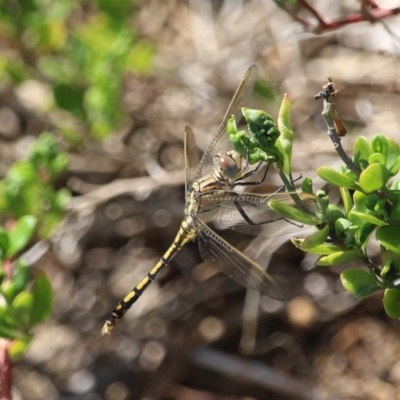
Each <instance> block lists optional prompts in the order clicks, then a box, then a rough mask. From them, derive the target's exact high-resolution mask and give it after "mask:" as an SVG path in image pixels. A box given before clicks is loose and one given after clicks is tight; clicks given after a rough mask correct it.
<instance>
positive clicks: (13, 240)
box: [7, 215, 37, 257]
mask: <svg viewBox="0 0 400 400" xmlns="http://www.w3.org/2000/svg"><path fill="white" fill-rule="evenodd" d="M36 221H37V219H36V217H34V216H33V215H25V216H23V217H21V218H20V219H19V220H18V221H17V222H16V224H15V225H14V227H13V228H12V229H11V230H10V232H9V238H10V246H9V248H8V251H7V257H12V256H13V255H15V254H16V253H18V252H19V251H21V250H22V249H23V248H24V247H25V246H26V245H27V244H28V243H29V241H30V240H31V238H32V235H33V233H34V231H35V227H36Z"/></svg>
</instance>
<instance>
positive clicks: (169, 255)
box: [101, 218, 196, 335]
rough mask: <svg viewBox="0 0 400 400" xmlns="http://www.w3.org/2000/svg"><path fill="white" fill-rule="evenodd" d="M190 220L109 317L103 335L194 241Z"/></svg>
mask: <svg viewBox="0 0 400 400" xmlns="http://www.w3.org/2000/svg"><path fill="white" fill-rule="evenodd" d="M190 221H191V220H190V218H186V219H184V220H183V222H182V224H181V226H180V228H179V231H178V234H177V235H176V237H175V240H174V242H173V243H172V245H171V246H170V247H169V249H168V250H167V251H166V252H165V254H164V255H163V256H162V257H161V258H160V260H159V261H158V262H157V264H156V265H155V266H154V267H153V268H152V270H151V271H150V272H149V273H148V274H147V275H146V276H145V277H144V278H143V279H142V280H141V281H140V282H139V283H138V284H137V285H136V286H135V287H134V288H133V289H132V290H131V291H130V292H129V293H128V294H127V295H126V296H125V297H124V298H123V299H122V300H121V301H120V302H119V303H118V305H117V306H116V307H115V308H114V310H112V311H111V313H110V314H109V316H108V317H107V320H106V323H105V324H104V326H103V329H102V330H101V333H102V335H105V334H107V333H109V332H110V331H111V330H112V329H113V328H114V325H115V324H116V323H117V322H118V321H119V320H120V319H121V318H122V317H123V316H124V315H125V313H126V312H127V311H128V310H129V309H130V308H131V307H132V305H133V304H134V303H135V302H136V301H137V300H138V299H139V297H140V296H141V295H142V294H143V292H144V291H145V290H146V289H147V288H148V286H149V285H150V284H151V282H153V281H154V280H155V279H156V278H157V275H158V274H159V273H160V272H161V271H162V269H163V268H164V267H165V266H167V265H168V264H169V263H170V262H171V260H172V259H173V257H174V256H175V255H176V253H178V251H179V250H180V249H181V248H182V247H183V246H184V245H185V244H186V243H188V242H190V241H191V240H194V239H195V237H196V231H195V230H194V228H192V226H191V223H190Z"/></svg>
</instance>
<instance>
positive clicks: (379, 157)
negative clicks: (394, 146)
mask: <svg viewBox="0 0 400 400" xmlns="http://www.w3.org/2000/svg"><path fill="white" fill-rule="evenodd" d="M375 163H376V164H380V165H382V166H383V167H386V157H385V156H384V155H383V154H381V153H373V154H371V155H370V156H369V159H368V164H375Z"/></svg>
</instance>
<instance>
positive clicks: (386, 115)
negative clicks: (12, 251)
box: [0, 0, 400, 400]
mask: <svg viewBox="0 0 400 400" xmlns="http://www.w3.org/2000/svg"><path fill="white" fill-rule="evenodd" d="M380 4H382V6H384V5H386V6H387V7H389V6H392V7H393V6H395V5H396V2H389V1H387V2H380ZM397 5H398V4H397ZM317 6H318V9H319V10H320V11H321V13H323V14H324V15H326V16H329V17H331V18H334V17H337V16H340V15H344V14H346V13H348V12H350V10H354V9H356V8H357V7H358V3H357V2H353V1H350V2H344V1H338V2H329V1H320V2H317ZM135 19H136V20H135V21H133V22H132V23H133V24H136V25H137V26H138V27H139V32H140V34H141V35H143V37H146V38H148V39H149V40H151V41H153V42H155V43H156V44H157V47H158V56H157V59H156V66H155V69H154V71H153V73H152V74H151V76H149V77H147V78H137V77H133V76H132V77H130V78H129V79H128V80H127V81H126V83H125V92H124V96H123V99H122V105H123V107H124V109H125V110H126V112H127V113H129V115H130V116H131V122H130V123H129V124H126V126H124V127H123V128H122V129H120V130H119V131H118V132H116V134H115V135H113V136H112V137H111V138H110V139H107V140H106V141H104V142H89V143H87V145H86V147H85V148H83V149H80V150H79V152H77V151H76V150H75V151H72V152H71V166H70V169H69V173H68V176H67V177H66V179H65V182H64V183H65V184H67V185H68V186H69V187H70V189H72V190H73V192H74V194H75V198H74V201H73V203H72V205H71V212H70V214H69V216H68V220H67V222H66V225H65V226H64V229H63V230H62V231H61V233H60V234H59V235H58V236H57V237H56V238H55V240H54V243H53V244H54V247H53V250H52V252H48V253H47V254H46V256H45V257H44V258H42V259H41V260H40V262H38V266H39V267H40V268H42V269H44V270H45V271H46V273H48V275H49V277H50V278H51V281H52V283H53V286H54V289H55V293H56V299H55V310H54V315H53V318H52V319H51V321H49V322H48V323H46V324H44V325H42V326H41V327H39V328H38V329H37V332H36V336H35V339H34V342H33V343H32V346H31V348H30V350H29V352H28V354H27V356H26V358H25V359H24V361H22V362H21V363H19V364H18V365H17V366H16V367H15V375H14V376H15V386H16V389H15V398H16V399H26V400H37V399H46V400H50V399H63V400H64V399H65V400H66V399H68V400H69V399H74V400H78V399H79V400H80V399H82V400H98V399H107V400H126V399H143V400H144V399H177V400H186V399H193V400H217V399H225V400H228V399H243V400H244V399H246V400H249V399H274V400H282V399H371V400H389V399H400V361H399V357H398V355H399V354H400V326H399V324H398V321H392V320H389V319H388V318H387V317H386V316H385V314H384V312H383V310H382V306H381V294H377V295H376V296H372V297H371V298H369V299H367V300H366V301H363V302H357V301H356V300H354V299H353V298H351V296H348V295H347V294H346V293H344V292H343V290H342V288H341V286H340V284H339V282H338V273H339V272H340V269H339V268H338V269H335V270H323V269H322V268H314V265H313V262H314V260H312V259H310V258H306V259H304V257H303V255H302V254H301V253H300V252H298V251H296V250H294V249H293V247H292V246H291V245H290V244H284V243H283V241H284V240H283V239H282V238H281V237H278V238H272V239H269V241H268V246H267V250H266V251H265V250H264V251H261V247H262V246H264V247H265V243H263V241H264V240H265V238H264V239H260V238H257V239H256V241H255V242H253V244H252V245H251V246H250V247H249V248H248V251H249V252H250V253H251V254H252V255H256V254H258V256H259V257H258V260H259V262H261V263H262V264H263V265H265V266H266V265H267V261H268V253H270V252H271V250H270V249H277V252H276V254H274V255H273V256H272V260H271V263H270V269H269V271H270V272H271V274H272V275H274V276H277V277H278V279H279V280H282V281H284V282H285V284H286V285H288V286H289V287H291V288H292V290H291V297H290V298H289V299H288V301H287V302H286V303H279V302H276V301H273V300H271V299H268V298H266V297H260V296H259V295H258V294H255V293H251V292H248V293H246V291H245V290H244V289H243V288H242V287H240V286H238V285H236V284H235V283H234V282H233V281H231V280H229V279H228V278H227V277H225V276H224V275H222V274H218V273H214V271H213V270H212V268H210V267H209V266H206V265H204V264H202V263H201V259H200V256H199V253H198V250H197V247H196V245H195V244H193V245H189V246H187V248H186V249H184V250H182V252H181V254H179V255H178V256H177V257H176V258H175V259H174V261H173V263H172V265H171V266H170V267H168V268H167V270H166V271H165V272H164V273H163V274H162V276H161V279H159V280H158V282H157V283H155V284H153V286H152V287H151V288H150V289H149V290H148V291H147V292H146V294H145V295H144V297H143V298H142V299H141V300H140V301H139V302H138V303H137V304H136V305H135V307H134V308H133V309H132V310H131V311H130V312H129V313H128V314H127V315H126V316H125V318H124V320H123V321H122V322H121V323H120V324H118V326H117V327H116V329H115V330H114V331H113V333H112V334H111V335H110V336H108V337H101V336H100V330H101V327H102V325H103V323H104V319H105V317H106V316H107V314H108V312H109V310H110V309H112V307H113V306H114V305H115V303H116V302H117V301H118V300H119V299H120V297H121V296H122V295H124V294H125V293H126V292H127V291H129V290H130V289H131V288H132V286H133V285H134V284H135V283H136V282H138V281H139V280H140V279H141V278H142V276H143V275H145V274H146V273H147V272H148V271H149V269H150V268H151V267H152V265H153V264H154V263H155V262H156V261H157V260H158V258H159V257H160V256H161V255H162V254H163V252H164V250H165V249H167V247H168V246H169V245H170V243H171V242H172V240H173V238H174V236H175V234H176V232H177V229H178V227H179V224H180V222H181V220H182V216H183V208H184V189H183V179H184V172H183V166H184V160H183V143H182V138H183V131H184V126H185V125H186V124H189V125H191V127H192V128H193V130H194V132H195V135H196V140H197V143H198V146H199V148H200V149H201V150H202V151H204V150H205V149H206V148H207V146H208V144H209V143H210V140H211V137H212V135H213V133H214V131H215V130H216V128H217V126H218V124H219V122H220V121H221V119H222V116H223V115H224V113H225V110H226V107H227V105H228V104H229V100H230V98H231V96H232V95H233V93H234V90H235V88H236V86H237V84H238V83H239V81H240V79H241V77H242V76H243V74H244V73H245V71H246V70H247V68H248V67H249V66H250V65H252V64H257V66H258V67H259V70H260V82H261V83H262V85H261V86H262V88H263V90H259V91H262V92H263V93H264V95H266V97H267V98H266V97H264V98H262V97H260V96H254V98H253V99H252V102H251V104H249V106H254V107H259V108H263V109H265V110H267V111H268V112H269V113H271V114H272V115H273V116H276V115H277V110H278V108H279V104H280V99H281V96H282V94H283V93H285V92H287V93H288V94H289V96H290V98H291V99H292V102H293V104H292V123H293V127H294V130H295V135H296V140H295V149H294V165H295V168H296V171H298V172H299V173H300V172H301V173H302V174H303V176H312V177H315V169H316V168H317V167H318V166H320V165H336V164H338V159H337V157H336V155H335V153H334V150H333V148H332V146H331V145H330V142H329V141H328V138H327V136H326V134H325V132H326V128H325V125H324V122H323V120H322V118H321V116H320V113H321V103H320V102H316V101H314V99H313V96H314V94H315V93H317V92H318V91H319V90H320V87H321V84H322V83H323V82H324V79H325V78H326V77H328V76H332V77H333V78H334V80H335V82H336V86H337V89H338V91H339V97H338V98H337V108H338V111H339V113H340V115H341V116H342V117H343V119H344V120H345V121H346V122H347V126H348V127H349V131H350V133H349V134H348V135H347V136H346V138H345V139H344V140H343V144H344V147H345V148H346V149H347V150H349V151H350V150H351V148H352V145H353V142H354V140H355V138H356V137H357V136H358V135H364V136H366V137H369V138H371V137H372V136H373V135H374V134H375V133H377V132H380V133H382V134H384V135H386V136H389V137H392V138H394V139H396V140H398V137H399V136H398V127H399V126H400V114H399V111H398V110H399V109H400V97H399V91H400V68H399V66H400V62H399V60H398V57H399V54H400V41H399V39H398V37H400V23H399V22H400V17H395V18H392V19H388V20H386V21H385V24H387V25H389V26H390V30H391V32H388V30H387V29H386V28H385V26H384V25H383V24H380V23H376V24H374V25H372V24H369V23H361V24H355V25H354V26H350V27H346V28H344V29H340V30H338V31H335V32H331V33H326V34H324V35H321V36H315V35H311V34H306V33H299V32H298V26H297V25H294V23H293V22H292V21H291V20H290V19H289V18H288V16H287V15H286V14H284V13H283V12H282V11H281V10H280V9H278V8H277V7H276V6H275V5H274V3H273V2H272V1H267V0H248V1H232V0H231V1H229V0H225V1H201V2H200V1H195V0H188V1H183V0H181V1H178V0H165V1H163V2H160V1H141V2H139V3H138V13H137V14H136V16H135ZM396 31H397V38H396V36H395V35H394V33H396ZM296 32H297V33H296ZM396 57H397V58H396ZM110 79H112V77H110ZM30 90H31V92H30V94H31V95H32V96H25V97H24V96H23V93H22V92H23V91H20V92H19V93H13V94H10V93H1V97H0V131H1V132H0V133H1V136H2V142H1V143H0V152H1V156H2V157H1V160H2V162H1V172H2V173H4V172H5V171H6V169H7V167H8V166H9V165H10V163H11V162H12V161H13V160H15V159H17V158H19V157H20V156H21V155H22V154H23V151H24V149H25V148H26V144H27V143H28V142H29V141H30V140H31V139H32V136H34V135H36V134H37V133H39V132H40V131H41V130H42V129H44V128H45V124H44V123H43V121H42V120H41V118H40V115H38V114H37V113H36V112H34V111H27V110H30V108H29V102H31V103H33V102H35V101H37V98H36V97H34V96H33V95H34V94H37V95H38V96H39V97H40V89H37V88H36V89H35V88H31V89H30ZM25 93H26V92H25ZM28 93H29V92H28ZM116 106H118V105H116ZM318 182H319V181H318V179H316V180H315V183H316V185H318ZM278 185H279V181H278V180H277V179H276V178H274V177H272V175H271V179H270V180H269V181H268V184H265V187H263V188H262V190H263V191H265V192H268V191H271V190H273V189H274V188H276V187H277V186H278ZM223 236H224V237H226V238H227V239H228V240H229V241H230V242H231V243H233V244H235V245H237V247H238V248H240V249H244V248H245V247H246V246H247V244H248V243H249V239H248V238H245V237H243V236H242V235H237V234H233V233H232V232H228V231H226V232H223Z"/></svg>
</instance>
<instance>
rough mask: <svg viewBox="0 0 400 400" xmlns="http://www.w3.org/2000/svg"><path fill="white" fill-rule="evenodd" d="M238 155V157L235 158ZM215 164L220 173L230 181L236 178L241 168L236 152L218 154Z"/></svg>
mask: <svg viewBox="0 0 400 400" xmlns="http://www.w3.org/2000/svg"><path fill="white" fill-rule="evenodd" d="M236 155H238V157H237V156H236ZM216 163H217V164H218V165H219V167H220V168H221V172H222V173H223V174H224V175H225V176H227V177H228V178H230V179H234V178H236V176H237V175H238V173H239V170H240V166H241V159H240V155H239V154H238V153H236V152H228V153H225V154H218V155H217V156H216Z"/></svg>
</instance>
